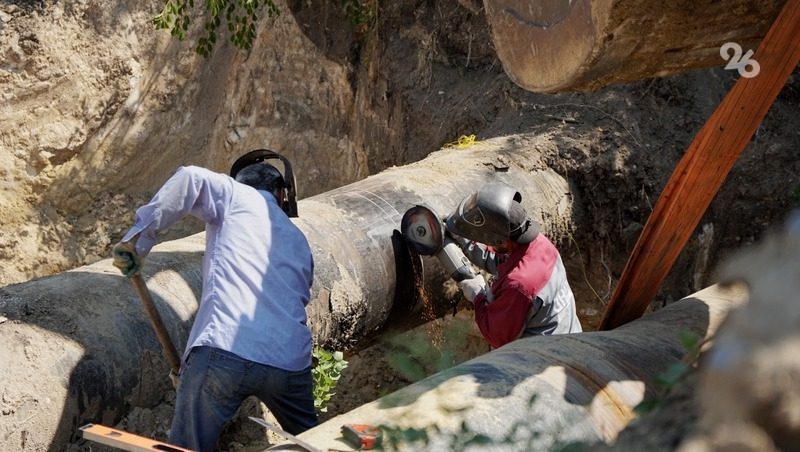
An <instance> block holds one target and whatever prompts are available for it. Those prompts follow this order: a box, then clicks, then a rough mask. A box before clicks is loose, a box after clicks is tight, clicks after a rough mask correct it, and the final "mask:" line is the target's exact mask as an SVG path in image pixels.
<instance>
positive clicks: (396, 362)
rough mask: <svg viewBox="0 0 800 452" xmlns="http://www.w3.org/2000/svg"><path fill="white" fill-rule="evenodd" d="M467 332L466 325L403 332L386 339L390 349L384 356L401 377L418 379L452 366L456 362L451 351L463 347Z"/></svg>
mask: <svg viewBox="0 0 800 452" xmlns="http://www.w3.org/2000/svg"><path fill="white" fill-rule="evenodd" d="M469 332H470V326H469V325H467V324H455V325H450V326H449V327H448V328H447V329H442V328H441V327H437V326H432V327H431V328H430V331H428V332H422V331H419V330H418V331H411V332H406V333H404V334H401V335H398V336H395V337H393V338H391V339H389V341H388V342H389V344H390V345H391V346H392V349H393V351H392V352H391V353H389V354H388V355H387V356H386V359H387V361H388V362H389V364H390V365H391V366H392V368H394V370H396V371H397V373H399V374H400V375H401V376H402V377H403V378H405V379H406V380H408V381H419V380H422V379H423V378H425V377H427V376H428V375H432V374H434V373H436V372H441V371H443V370H446V369H449V368H451V367H453V366H454V365H455V361H456V360H455V356H454V353H453V350H458V349H460V348H463V347H464V346H466V344H467V342H468V341H469V337H468V336H469ZM434 344H437V345H434Z"/></svg>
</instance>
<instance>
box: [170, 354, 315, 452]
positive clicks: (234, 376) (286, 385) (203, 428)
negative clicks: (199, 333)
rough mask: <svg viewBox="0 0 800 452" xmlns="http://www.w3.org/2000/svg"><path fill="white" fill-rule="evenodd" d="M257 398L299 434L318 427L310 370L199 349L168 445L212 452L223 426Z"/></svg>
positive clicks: (185, 378)
mask: <svg viewBox="0 0 800 452" xmlns="http://www.w3.org/2000/svg"><path fill="white" fill-rule="evenodd" d="M251 395H254V396H256V397H258V398H259V399H261V401H262V402H264V404H265V405H267V408H269V410H270V412H271V413H272V414H273V415H274V416H275V418H276V419H277V420H278V422H279V423H280V424H281V427H282V428H283V429H284V430H286V431H287V432H289V433H291V434H293V435H296V434H298V433H301V432H304V431H306V430H308V429H309V428H311V427H314V426H315V425H317V413H316V411H315V409H314V395H313V380H312V377H311V367H309V368H307V369H304V370H301V371H297V372H290V371H286V370H283V369H278V368H276V367H272V366H267V365H264V364H259V363H256V362H253V361H248V360H246V359H243V358H240V357H239V356H237V355H235V354H233V353H230V352H227V351H225V350H220V349H218V348H213V347H195V348H193V349H192V351H191V352H190V353H189V356H188V357H187V358H186V363H185V364H184V368H183V370H182V371H181V379H180V384H179V385H178V394H177V399H176V400H175V415H174V416H173V418H172V428H171V429H170V433H169V441H170V443H172V444H174V445H176V446H181V447H186V448H189V449H194V450H198V451H201V452H206V451H213V450H215V448H216V443H217V439H218V437H219V435H220V433H221V432H222V428H223V427H224V425H225V423H226V422H228V421H229V420H230V419H231V418H233V416H234V414H236V410H238V409H239V405H241V403H242V402H243V401H244V399H246V398H247V397H249V396H251Z"/></svg>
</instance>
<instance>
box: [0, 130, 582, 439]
mask: <svg viewBox="0 0 800 452" xmlns="http://www.w3.org/2000/svg"><path fill="white" fill-rule="evenodd" d="M489 180H502V181H505V182H507V183H509V184H510V185H512V186H514V187H517V188H518V189H519V190H520V191H521V192H522V194H523V197H524V199H523V204H524V205H525V206H526V207H527V208H528V210H529V212H530V213H531V214H532V216H534V217H535V218H536V219H537V220H539V221H540V222H541V223H542V225H543V230H544V231H545V232H555V230H556V228H557V227H564V225H568V224H570V223H571V214H572V203H573V200H572V196H571V194H570V188H569V185H568V183H567V182H566V181H565V180H564V179H563V178H562V177H561V176H559V175H558V174H556V173H555V172H554V171H552V170H550V169H547V168H546V167H545V166H544V165H543V164H542V163H541V162H540V161H539V156H538V154H537V153H536V152H535V151H532V150H531V149H530V148H529V147H527V146H526V145H525V143H524V142H520V141H515V140H511V139H507V138H498V139H493V140H489V141H485V142H480V143H478V144H476V145H474V146H472V147H471V148H468V149H458V150H455V149H454V150H442V151H439V152H435V153H433V154H431V155H430V156H429V157H428V158H426V159H425V160H422V161H420V162H417V163H415V164H412V165H408V166H404V167H399V168H391V169H389V170H386V171H384V172H382V173H380V174H378V175H375V176H371V177H369V178H367V179H365V180H363V181H360V182H356V183H353V184H350V185H348V186H345V187H341V188H339V189H336V190H333V191H330V192H327V193H323V194H320V195H317V196H314V197H311V198H307V199H304V200H302V201H300V202H299V206H298V207H299V211H300V218H298V219H296V224H297V225H298V227H300V229H302V230H303V232H304V233H305V234H306V236H307V238H308V241H309V244H310V245H311V249H312V252H313V253H314V258H315V282H314V286H313V288H312V301H311V303H310V304H309V306H308V308H307V312H308V316H309V325H310V327H311V329H312V331H313V334H314V340H315V342H316V343H317V344H322V345H325V346H327V347H329V348H334V349H337V350H347V349H355V348H357V347H358V346H359V344H361V343H364V342H366V340H367V339H368V338H369V337H370V335H372V334H374V333H376V332H378V331H379V330H380V329H381V328H383V327H385V326H387V324H392V323H393V322H398V323H400V322H405V323H408V324H417V325H418V324H421V323H423V322H424V321H425V320H426V319H425V317H424V312H423V309H422V306H421V303H420V302H419V301H416V300H414V299H413V298H404V297H395V293H396V292H397V289H398V281H399V280H401V279H402V278H398V271H397V268H396V267H395V266H396V263H395V252H394V251H393V249H394V248H393V247H394V244H393V241H392V235H393V231H394V230H395V229H399V225H400V218H401V216H402V213H403V212H404V211H405V210H406V209H407V208H409V207H411V206H413V205H415V204H419V203H426V204H428V205H430V206H431V207H433V208H435V209H436V210H437V211H439V212H448V211H449V210H450V209H452V208H454V207H455V205H456V204H457V202H458V201H459V200H460V199H461V198H462V197H463V196H465V195H466V194H467V193H469V192H471V191H472V190H474V189H475V188H476V187H477V186H479V185H480V184H481V183H483V182H486V181H489ZM203 252H204V235H203V234H202V233H201V234H196V235H193V236H190V237H187V238H184V239H181V240H175V241H171V242H165V243H162V244H159V245H157V246H156V247H154V249H153V251H152V252H151V254H150V255H149V256H148V257H147V259H146V263H145V266H144V272H143V276H144V278H145V279H146V283H147V288H148V289H149V290H150V292H151V293H152V295H153V301H154V303H155V305H156V306H157V308H158V310H159V312H160V313H161V317H162V319H163V321H164V324H165V326H166V328H167V329H168V330H169V332H170V335H171V336H172V338H173V340H175V344H176V346H177V348H178V349H179V350H182V348H183V346H184V344H185V341H186V338H187V336H188V332H189V329H190V327H191V319H192V316H193V314H194V312H195V311H196V308H197V300H198V299H199V294H200V290H201V287H202V281H201V261H202V255H203ZM426 265H427V266H428V268H427V269H426V272H425V285H426V289H427V292H428V295H429V299H430V300H431V301H432V303H434V306H433V308H434V310H436V311H439V312H444V311H446V310H447V309H448V307H449V301H447V300H445V299H444V298H445V297H444V295H443V292H444V288H443V287H442V284H441V282H442V281H443V280H444V279H443V278H444V277H443V273H444V272H443V270H442V269H441V268H438V270H440V271H436V270H437V266H438V265H439V264H438V262H436V261H435V260H430V261H428V262H426ZM401 270H402V269H401ZM437 278H438V279H437ZM405 283H408V282H407V281H406V282H404V283H402V284H405ZM402 284H401V286H402ZM400 288H401V289H402V288H403V287H400ZM395 298H398V299H399V303H396V302H395ZM390 317H391V318H390ZM0 343H2V344H4V346H3V347H0V403H2V406H0V408H1V409H2V416H0V450H20V449H25V448H38V449H51V450H61V449H63V447H64V446H65V445H66V444H67V442H68V441H70V440H73V439H75V435H76V434H77V427H79V426H80V425H83V424H85V423H87V422H95V423H102V424H110V425H113V424H114V423H116V422H117V420H118V419H120V417H121V416H122V415H124V414H125V413H126V412H127V411H128V410H129V409H130V408H131V407H134V406H152V405H154V404H155V403H157V402H158V401H159V400H160V399H161V397H162V396H163V394H164V392H165V391H166V390H167V389H168V378H167V374H168V368H169V366H168V364H167V363H166V362H165V361H164V358H163V356H162V353H161V351H160V349H159V342H158V340H157V338H156V336H155V335H154V334H153V331H152V329H151V328H150V325H149V323H148V320H147V318H146V316H145V314H144V312H143V310H142V307H141V303H140V301H139V300H138V299H137V296H136V293H135V292H134V291H133V290H132V289H131V287H130V284H129V282H128V281H127V280H126V278H124V277H122V276H121V275H120V274H119V271H118V270H117V269H116V268H114V267H113V266H112V265H111V260H110V259H106V260H103V261H100V262H97V263H94V264H92V265H87V266H84V267H80V268H77V269H75V270H71V271H68V272H64V273H61V274H58V275H53V276H50V277H45V278H40V279H37V280H33V281H29V282H26V283H22V284H16V285H11V286H6V287H3V288H0Z"/></svg>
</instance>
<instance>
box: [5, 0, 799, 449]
mask: <svg viewBox="0 0 800 452" xmlns="http://www.w3.org/2000/svg"><path fill="white" fill-rule="evenodd" d="M112 3H113V5H109V4H105V3H104V4H99V3H97V2H95V1H91V0H84V1H78V2H70V3H68V4H64V3H63V2H55V1H44V0H42V1H34V0H30V1H25V0H20V1H0V27H2V28H0V54H2V64H0V97H2V99H3V105H2V106H0V124H2V126H0V174H1V175H2V182H0V187H2V191H0V193H2V196H1V197H0V217H2V219H3V220H2V227H1V228H0V266H1V267H2V268H1V269H0V284H3V285H5V284H11V283H20V282H24V281H26V280H29V279H31V278H35V277H41V276H45V275H48V274H52V273H55V272H59V271H63V270H66V269H70V268H74V267H78V266H80V265H84V264H88V263H91V262H94V261H96V260H98V259H102V258H105V257H106V256H107V255H108V252H109V247H110V244H112V243H114V242H115V241H116V240H118V239H119V238H120V237H121V234H122V233H123V232H124V230H125V228H126V227H127V226H128V225H129V224H130V223H131V221H132V212H133V209H134V208H135V206H137V205H139V204H140V203H142V202H144V201H145V200H146V199H148V197H149V196H151V195H152V194H153V192H154V191H155V190H156V189H157V188H158V186H159V185H160V184H161V183H162V182H163V180H164V179H165V178H166V177H167V176H168V175H169V174H170V173H171V172H172V171H174V168H175V167H176V166H177V165H179V164H189V163H192V164H201V165H204V166H207V167H210V168H213V169H216V170H219V171H225V170H226V169H227V165H229V163H230V161H232V160H233V159H234V158H235V156H236V155H238V154H240V153H241V152H243V151H245V150H249V149H250V148H253V147H261V146H264V145H270V146H274V147H275V148H276V149H282V150H283V149H285V150H287V153H288V154H289V155H290V157H292V158H293V159H294V161H296V163H295V165H296V166H297V168H296V170H297V171H298V182H299V184H300V187H301V193H300V195H301V196H308V195H311V194H315V193H319V192H323V191H326V190H328V189H331V188H334V187H336V186H340V185H343V184H345V183H348V182H352V181H355V180H358V179H361V178H363V177H365V176H367V175H369V174H374V173H377V172H379V171H381V170H383V169H385V168H388V167H390V166H393V165H402V164H404V163H408V162H412V161H416V160H419V159H421V158H423V157H424V156H426V155H427V154H429V153H430V152H432V151H435V150H437V149H439V148H440V147H442V146H443V145H445V144H446V143H450V142H453V141H454V140H456V139H457V138H458V137H459V136H462V135H470V134H474V135H475V136H476V138H477V139H478V140H484V139H488V138H491V137H499V136H511V137H512V139H514V140H517V141H518V142H520V143H529V144H530V145H531V147H532V148H535V149H537V150H538V151H539V152H542V158H543V163H544V164H546V165H547V166H549V167H550V168H553V169H555V170H556V171H557V172H559V173H560V174H562V175H563V176H565V177H566V178H567V179H568V180H569V182H570V184H572V186H573V187H574V192H575V193H576V196H578V197H580V198H581V200H582V202H581V203H580V205H581V206H590V207H587V208H586V209H584V210H582V211H580V212H575V213H574V217H575V218H577V219H578V221H577V222H576V224H575V225H572V226H571V227H567V228H566V229H565V230H564V231H563V233H562V234H561V235H560V236H559V237H554V239H555V240H556V243H557V245H558V246H559V248H560V249H561V251H562V254H563V256H564V258H565V262H566V264H567V267H568V274H569V278H570V281H571V284H572V286H573V289H574V291H575V294H576V297H577V299H578V302H579V315H580V317H581V320H582V322H583V325H584V329H585V330H593V329H596V327H597V325H598V323H599V319H600V316H601V314H602V310H603V307H604V304H605V303H606V302H607V301H608V299H609V297H610V295H611V290H612V289H613V286H614V284H615V282H616V280H617V278H618V277H619V275H620V273H621V271H622V268H623V266H624V263H625V260H626V258H627V255H628V253H629V252H630V250H631V249H632V247H633V244H634V243H635V240H636V238H637V236H638V233H639V232H640V231H641V229H642V227H643V225H644V223H645V221H646V219H647V217H648V214H649V213H650V212H651V210H652V207H653V204H654V203H655V202H656V199H657V198H658V195H659V192H660V191H661V189H662V187H663V186H664V184H665V183H666V181H667V179H668V177H669V175H670V174H671V171H672V169H673V168H674V167H675V165H676V163H677V162H678V161H679V159H680V158H681V156H682V154H683V152H684V150H685V149H686V148H687V146H688V145H689V143H690V142H691V140H692V138H693V137H694V135H695V134H696V133H697V131H698V130H699V129H700V127H701V126H702V125H703V123H704V121H705V120H706V118H708V116H709V115H710V114H711V112H712V111H713V110H714V108H715V107H716V105H717V104H718V103H719V102H720V100H721V99H722V98H723V96H724V95H725V93H726V92H727V90H728V89H729V88H730V87H731V86H732V84H733V83H734V81H735V80H736V76H737V75H736V73H735V72H730V71H724V70H722V69H714V70H701V71H693V72H688V73H685V74H682V75H678V76H672V77H668V78H659V79H650V80H642V81H639V82H635V83H631V84H626V85H616V86H610V87H607V88H604V89H601V90H599V91H596V92H592V93H562V94H554V95H542V94H534V93H529V92H525V91H524V90H522V89H520V88H519V87H517V86H515V85H514V84H513V83H512V82H511V81H510V80H509V78H508V77H507V76H506V75H505V73H504V72H503V70H502V67H501V64H500V62H499V61H498V59H497V57H496V55H495V53H494V50H493V48H492V45H491V41H490V36H489V33H488V29H487V25H486V20H485V16H484V15H483V12H482V9H481V6H480V3H479V2H477V1H473V0H459V1H454V0H445V1H439V2H423V1H412V2H386V4H384V3H381V4H380V12H379V14H378V15H377V18H376V19H374V22H372V26H371V27H370V28H368V29H358V28H356V27H354V26H353V25H351V24H350V22H349V21H348V20H347V18H346V17H344V15H343V13H342V10H341V9H340V7H339V3H338V2H324V1H316V0H312V1H305V0H289V2H288V3H285V2H278V4H279V7H280V8H281V9H282V10H283V13H282V14H281V15H280V16H278V17H276V18H270V19H264V25H263V27H262V28H261V29H260V31H259V38H258V40H257V42H256V43H255V45H254V49H253V50H252V51H250V52H241V51H237V50H236V49H233V48H232V46H230V45H228V44H224V43H223V44H221V45H220V46H219V47H218V48H217V49H216V51H215V54H214V55H213V56H212V57H211V58H210V59H209V60H203V59H200V58H199V57H197V56H196V55H194V54H192V52H191V50H190V49H191V46H190V44H188V43H178V42H174V41H171V40H170V38H169V37H168V36H166V34H165V33H157V32H156V31H154V30H152V29H151V27H150V24H149V18H150V17H152V15H154V14H155V13H156V12H157V11H158V9H159V2H158V1H144V2H139V1H132V0H131V1H124V0H117V1H115V2H112ZM265 143H266V144H265ZM453 171H458V168H454V169H453ZM794 207H800V73H799V72H798V71H795V73H794V75H793V76H792V77H791V79H790V81H789V83H788V84H787V85H786V86H785V87H784V89H783V91H782V92H781V94H780V96H779V98H778V100H777V102H776V103H775V105H773V107H772V109H771V110H770V112H769V114H768V116H767V118H766V119H765V120H764V122H763V124H762V125H761V127H760V128H759V129H758V131H757V133H756V134H755V136H754V137H753V139H752V140H751V142H750V144H749V145H748V147H747V149H746V150H745V152H744V153H743V154H742V156H741V158H740V160H739V161H738V162H737V164H736V165H735V167H734V168H733V170H732V171H731V173H730V175H729V177H728V179H727V181H726V182H725V184H724V186H723V187H722V189H721V190H720V192H719V194H718V195H717V196H716V198H715V200H714V202H713V203H712V205H711V207H710V208H709V210H708V212H707V213H706V215H705V216H704V217H703V219H702V221H701V223H700V226H699V227H698V230H697V231H696V232H695V234H694V236H693V237H692V239H691V241H690V243H689V244H688V246H687V248H686V249H685V250H684V252H683V253H682V254H681V256H680V258H679V260H678V262H677V263H676V265H675V267H674V269H673V271H672V272H671V273H670V275H669V277H668V279H667V281H666V283H665V284H664V285H663V286H662V288H661V290H660V292H659V294H658V296H657V298H656V300H655V301H654V303H653V306H652V307H653V308H654V309H657V308H658V307H660V306H663V305H666V304H668V303H670V302H672V301H674V300H677V299H679V298H681V297H683V296H685V295H687V294H689V293H691V292H694V291H696V290H698V289H700V288H702V287H704V286H706V285H708V284H710V283H712V282H714V281H713V279H712V271H713V269H714V268H715V267H716V266H717V265H718V264H719V262H721V261H722V260H723V259H724V258H725V257H726V256H727V255H729V254H731V253H732V252H733V251H734V250H737V249H739V248H741V247H742V246H744V245H748V244H751V243H754V242H756V241H757V240H758V239H759V238H761V237H762V236H763V235H764V233H765V231H767V230H769V228H770V227H773V226H774V225H775V224H777V223H778V222H779V221H781V220H782V219H783V218H784V217H785V216H786V214H787V212H789V211H790V210H791V209H792V208H794ZM200 227H201V225H200V224H198V223H197V222H191V221H188V222H183V223H180V224H178V225H176V226H175V227H174V228H173V229H172V230H170V231H169V232H168V233H167V234H165V236H164V237H165V239H169V238H176V237H181V236H184V235H186V234H189V233H192V232H196V231H197V230H199V228H200ZM462 308H463V309H462V311H461V313H460V314H459V315H458V316H457V317H458V319H459V320H453V319H451V318H449V317H448V318H446V319H445V320H443V321H439V322H437V323H433V324H431V325H426V326H425V327H423V328H419V329H417V330H415V331H414V332H412V333H408V334H413V335H414V337H415V338H417V337H422V338H427V339H425V340H423V341H422V342H423V343H424V342H425V341H428V342H431V341H432V340H431V339H430V338H431V337H437V336H438V337H449V338H450V342H449V343H448V341H447V340H446V341H444V343H445V344H446V345H447V344H449V345H447V346H445V347H443V348H442V349H441V350H437V349H434V350H433V351H432V352H431V353H430V356H427V357H426V356H421V357H419V358H418V361H419V362H418V364H419V365H418V366H413V369H414V371H409V369H402V368H401V369H398V368H397V367H393V366H392V365H391V364H390V361H391V357H392V356H396V354H397V353H398V352H399V353H403V352H404V350H406V352H408V350H407V349H404V347H403V346H400V345H398V342H397V341H388V340H387V341H383V342H380V343H377V344H376V345H374V346H372V347H369V348H366V349H365V350H362V351H361V352H360V353H358V354H353V355H349V356H348V359H349V360H350V366H349V367H348V369H347V370H346V371H345V374H344V375H343V378H342V381H341V383H340V386H339V388H338V389H337V394H336V395H335V396H334V399H333V401H332V403H331V406H330V408H329V410H328V412H327V413H323V415H322V418H323V419H326V418H328V417H330V416H332V415H335V414H336V413H339V412H344V411H347V410H349V409H351V408H353V407H355V406H358V405H359V404H362V403H365V402H367V401H370V400H373V399H374V398H376V397H378V396H380V395H382V394H386V393H388V392H391V391H392V390H394V389H397V388H399V387H402V386H403V385H406V384H408V383H409V382H412V381H415V380H417V379H419V378H420V377H421V376H422V375H424V374H427V373H430V372H433V371H435V370H438V369H440V368H442V367H446V366H449V365H453V364H455V363H457V362H461V361H463V360H465V359H468V358H469V357H471V356H475V355H477V354H479V353H483V352H485V351H487V350H488V348H487V347H486V345H485V344H484V343H483V342H482V341H481V339H480V337H479V335H477V334H476V331H475V329H474V327H472V325H471V323H470V322H469V315H470V314H471V313H470V312H469V311H468V309H467V308H466V307H464V306H462ZM464 319H466V320H464ZM4 321H5V320H4V318H3V317H0V323H3V322H4ZM450 332H455V333H452V334H455V335H456V337H457V338H458V339H453V338H452V337H451V336H448V335H449V334H451V333H450ZM399 343H401V344H402V343H406V344H407V343H414V344H416V343H418V341H417V340H416V339H415V340H407V339H404V340H401V341H400V342H399ZM32 346H34V347H35V344H33V345H32ZM428 350H430V349H428ZM413 352H414V353H415V354H417V355H420V354H421V353H420V351H419V350H416V349H415V350H414V351H413ZM32 378H35V376H34V377H32ZM680 387H681V388H682V389H680V390H679V391H676V394H677V395H673V397H675V398H677V399H679V402H676V403H674V404H670V403H667V404H666V405H665V406H666V407H667V408H665V409H664V410H662V411H660V412H659V414H658V416H660V417H658V418H657V419H658V420H657V421H655V422H650V423H647V424H644V425H645V427H641V426H640V424H636V425H637V426H636V428H637V429H639V428H645V429H646V434H644V435H640V436H639V438H640V439H641V438H644V437H647V438H649V439H648V440H647V447H648V448H650V449H657V450H672V449H674V447H675V445H676V444H679V443H680V441H681V440H682V439H683V438H684V437H685V436H686V434H687V432H688V431H689V430H691V428H692V425H693V421H694V419H695V417H696V416H695V415H694V414H693V413H695V412H696V404H695V403H694V392H693V388H694V380H692V379H691V378H690V379H688V380H687V382H686V384H684V385H682V386H680ZM0 397H2V398H0V407H2V412H0V415H7V414H10V413H11V412H13V410H12V407H11V402H10V400H11V399H10V397H11V395H0ZM173 398H174V393H169V394H165V395H164V397H163V399H162V400H161V401H160V402H159V403H157V404H154V405H149V406H140V407H133V408H132V411H131V412H130V413H129V414H128V415H127V416H126V417H125V418H123V419H122V420H120V422H119V424H117V425H118V426H119V427H120V428H124V429H126V430H128V431H131V432H133V433H139V434H143V435H146V436H151V437H154V438H159V439H163V438H165V435H166V432H167V429H168V424H169V418H170V416H171V401H172V399H173ZM7 405H8V406H7ZM242 413H243V414H242V415H241V416H240V417H239V420H237V421H236V422H234V423H233V425H232V426H231V427H230V428H229V429H228V431H226V433H225V435H224V437H223V440H222V444H224V445H225V446H224V447H223V450H229V451H239V450H260V448H263V446H264V445H266V444H267V440H269V441H272V442H274V441H275V440H276V438H275V437H268V438H264V435H263V432H261V430H260V429H259V428H256V427H255V426H253V425H250V424H251V423H249V422H248V421H246V416H245V415H244V414H245V413H256V414H257V413H259V407H258V406H257V404H255V403H252V404H250V406H249V407H248V408H247V409H246V410H242ZM33 427H35V426H33ZM642 445H643V443H639V444H637V446H642ZM71 450H73V451H75V450H94V451H97V450H103V449H102V448H99V447H97V445H92V444H88V443H86V442H82V441H78V442H75V443H74V444H73V445H72V446H71Z"/></svg>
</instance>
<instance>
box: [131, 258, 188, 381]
mask: <svg viewBox="0 0 800 452" xmlns="http://www.w3.org/2000/svg"><path fill="white" fill-rule="evenodd" d="M130 279H131V282H132V283H133V288H134V289H136V293H137V294H139V298H140V299H141V300H142V304H143V305H144V310H145V311H146V312H147V317H148V318H150V324H151V325H152V326H153V331H155V332H156V336H158V342H160V343H161V349H162V350H163V351H164V357H165V358H166V359H167V363H169V365H170V371H169V378H170V380H171V381H172V386H174V387H176V388H177V387H178V370H179V369H180V367H181V359H180V358H179V357H178V352H177V351H175V346H174V345H172V340H171V339H170V337H169V333H167V328H166V327H165V326H164V322H163V321H162V320H161V315H160V314H159V313H158V309H156V304H155V303H154V302H153V297H152V296H151V295H150V290H148V289H147V284H145V282H144V279H143V278H142V274H141V273H136V274H135V275H133V276H131V278H130Z"/></svg>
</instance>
